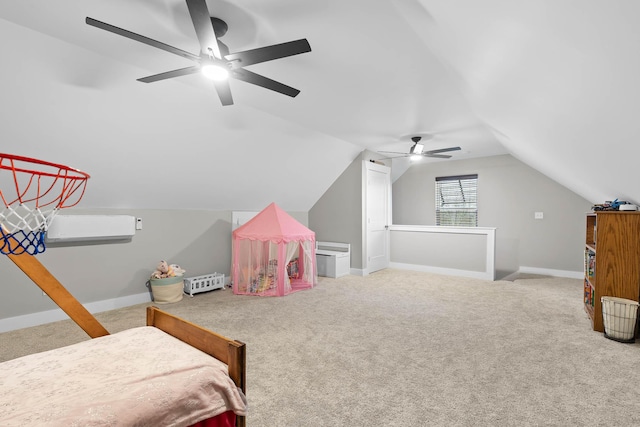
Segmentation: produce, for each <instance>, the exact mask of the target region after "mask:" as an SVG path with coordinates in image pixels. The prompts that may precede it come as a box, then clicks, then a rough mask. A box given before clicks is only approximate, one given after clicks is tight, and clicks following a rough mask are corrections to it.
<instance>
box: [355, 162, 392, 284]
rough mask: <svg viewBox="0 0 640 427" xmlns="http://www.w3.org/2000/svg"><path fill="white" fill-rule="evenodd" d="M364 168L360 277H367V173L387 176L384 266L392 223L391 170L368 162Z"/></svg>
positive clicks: (389, 256)
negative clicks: (382, 173)
mask: <svg viewBox="0 0 640 427" xmlns="http://www.w3.org/2000/svg"><path fill="white" fill-rule="evenodd" d="M363 162H364V167H363V168H362V267H363V268H362V275H363V276H367V275H369V273H370V272H371V271H370V266H369V261H368V260H369V254H368V251H369V247H368V233H369V221H368V212H367V206H368V197H369V179H368V178H369V176H368V174H369V171H377V172H386V173H387V176H388V178H389V179H388V181H387V189H386V190H387V191H386V193H387V224H386V232H385V244H386V258H387V259H386V264H387V266H388V265H389V262H390V260H391V247H390V230H389V229H390V226H391V224H392V223H393V221H392V218H391V214H392V205H391V168H390V167H389V166H385V165H381V164H379V163H374V162H372V161H369V160H363ZM376 271H377V270H376Z"/></svg>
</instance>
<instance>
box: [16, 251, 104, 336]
mask: <svg viewBox="0 0 640 427" xmlns="http://www.w3.org/2000/svg"><path fill="white" fill-rule="evenodd" d="M7 256H8V257H9V259H10V260H11V261H13V263H14V264H15V265H16V266H18V268H19V269H20V270H22V271H23V272H24V274H26V275H27V276H29V278H30V279H31V280H33V282H34V283H35V284H36V285H38V287H39V288H40V289H42V290H43V291H44V293H46V294H47V295H48V296H49V298H51V299H52V300H53V302H55V303H56V304H57V305H58V307H60V308H61V309H62V311H64V312H65V313H67V315H68V316H69V317H70V318H71V319H72V320H73V321H74V322H76V323H77V324H78V326H80V327H81V328H82V330H83V331H85V332H86V333H87V334H88V335H89V336H90V337H91V338H97V337H101V336H104V335H109V332H108V331H107V330H106V329H105V328H104V327H103V326H102V325H101V324H100V322H98V320H97V319H96V318H95V317H94V316H93V314H91V313H89V311H88V310H87V309H86V308H85V307H84V306H83V305H82V304H80V301H78V300H77V299H76V298H75V297H74V296H73V295H71V294H70V293H69V291H67V289H66V288H65V287H64V286H62V284H61V283H60V282H59V281H58V279H56V278H55V277H54V276H53V274H51V273H50V272H49V270H47V269H46V268H45V266H44V265H42V263H41V262H40V261H38V260H37V259H36V257H35V256H33V255H29V254H27V253H23V254H21V255H12V254H9V255H7Z"/></svg>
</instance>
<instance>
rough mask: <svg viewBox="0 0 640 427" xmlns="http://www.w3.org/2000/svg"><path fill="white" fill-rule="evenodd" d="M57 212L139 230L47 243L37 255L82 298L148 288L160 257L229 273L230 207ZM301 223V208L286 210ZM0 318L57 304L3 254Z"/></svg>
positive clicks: (195, 272)
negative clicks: (102, 239) (120, 238)
mask: <svg viewBox="0 0 640 427" xmlns="http://www.w3.org/2000/svg"><path fill="white" fill-rule="evenodd" d="M61 214H67V215H70V214H77V215H85V214H102V215H133V216H136V217H140V218H142V219H143V229H142V230H139V231H136V235H135V236H134V237H133V239H132V240H131V241H130V242H118V243H108V244H84V245H79V244H78V245H76V244H74V245H73V246H71V244H67V245H66V246H51V245H50V246H49V247H48V248H47V250H46V251H45V252H44V253H42V254H40V255H37V257H38V260H39V261H40V262H41V263H42V264H43V265H44V266H45V267H46V268H47V269H48V270H49V271H50V272H51V273H52V274H53V275H54V276H55V277H56V278H57V279H58V280H59V281H60V282H61V283H62V284H63V285H64V286H65V287H66V288H67V289H68V290H69V292H71V294H72V295H74V296H75V297H76V298H77V299H78V300H79V301H80V302H81V303H90V302H96V301H103V300H109V299H113V298H118V297H125V296H129V295H136V294H141V293H145V292H147V288H146V287H145V283H146V281H147V279H148V278H149V276H150V275H151V273H152V272H153V271H154V270H155V267H156V265H157V264H158V262H159V261H160V260H162V259H164V260H167V261H168V262H169V263H171V264H179V265H180V266H181V267H182V268H184V269H185V270H186V273H185V276H186V277H193V276H199V275H203V274H207V273H213V272H218V273H224V274H225V275H228V274H229V270H230V264H231V211H178V210H83V209H76V208H73V209H65V210H63V211H61ZM289 214H290V215H291V216H293V217H294V218H296V219H297V220H298V221H300V222H301V223H303V224H304V225H307V224H308V217H307V213H306V212H289ZM0 284H1V286H2V290H3V297H2V298H0V319H4V318H8V317H15V316H20V315H25V314H31V313H36V312H41V311H47V310H53V309H57V308H58V307H57V306H56V305H55V304H54V303H53V301H51V300H50V299H49V298H48V297H46V296H43V295H42V291H41V290H40V288H38V287H37V286H36V285H35V284H34V283H33V282H32V281H31V280H30V279H29V278H28V277H27V276H26V275H25V274H24V273H22V271H21V270H20V269H18V267H17V266H15V265H14V264H13V262H11V261H10V260H9V259H8V258H7V257H6V256H0Z"/></svg>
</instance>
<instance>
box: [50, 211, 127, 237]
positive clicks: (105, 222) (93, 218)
mask: <svg viewBox="0 0 640 427" xmlns="http://www.w3.org/2000/svg"><path fill="white" fill-rule="evenodd" d="M135 234H136V218H135V217H134V216H130V215H56V216H55V217H54V218H53V221H51V224H50V225H49V229H48V230H47V233H46V236H45V241H46V242H52V243H53V242H82V241H101V240H125V239H131V238H132V237H133V236H134V235H135Z"/></svg>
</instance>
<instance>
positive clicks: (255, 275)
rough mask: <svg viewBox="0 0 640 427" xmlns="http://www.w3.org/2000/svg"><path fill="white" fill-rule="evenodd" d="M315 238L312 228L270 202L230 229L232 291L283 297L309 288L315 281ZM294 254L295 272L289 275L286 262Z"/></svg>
mask: <svg viewBox="0 0 640 427" xmlns="http://www.w3.org/2000/svg"><path fill="white" fill-rule="evenodd" d="M315 239H316V234H315V233H314V232H313V231H311V230H309V229H308V228H307V227H305V226H304V225H302V224H300V223H299V222H298V221H296V220H295V219H294V218H293V217H291V216H290V215H289V214H288V213H286V212H285V211H283V210H282V209H281V208H280V207H278V206H277V205H276V204H275V203H271V204H270V205H269V206H267V207H266V208H265V209H263V210H262V211H261V212H260V213H259V214H257V215H256V216H255V217H253V218H252V219H251V220H250V221H248V222H247V223H246V224H244V225H242V226H240V227H238V228H237V229H235V230H234V231H233V265H232V268H231V281H232V283H233V293H234V294H236V295H258V296H284V295H288V294H290V293H291V292H296V291H300V290H303V289H310V288H312V287H313V286H314V285H315V283H316V268H315ZM296 248H297V252H293V251H295V250H296ZM296 254H297V261H296V262H297V266H298V272H297V274H296V275H295V277H292V278H289V277H288V274H287V263H289V262H290V261H292V260H293V259H294V258H295V255H296ZM305 263H306V267H305Z"/></svg>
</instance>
